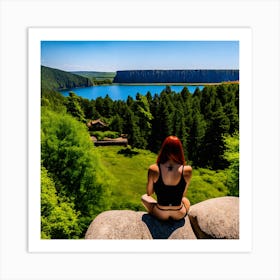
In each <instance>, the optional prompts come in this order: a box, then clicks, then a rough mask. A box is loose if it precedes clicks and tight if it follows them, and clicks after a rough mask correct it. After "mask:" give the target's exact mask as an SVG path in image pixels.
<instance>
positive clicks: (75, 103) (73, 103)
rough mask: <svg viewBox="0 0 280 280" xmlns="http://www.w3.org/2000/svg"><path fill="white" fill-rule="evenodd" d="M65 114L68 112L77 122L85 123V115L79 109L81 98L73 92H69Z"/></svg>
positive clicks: (80, 108)
mask: <svg viewBox="0 0 280 280" xmlns="http://www.w3.org/2000/svg"><path fill="white" fill-rule="evenodd" d="M66 108H67V112H69V113H70V114H71V115H72V116H73V117H75V118H76V119H77V120H78V121H82V122H85V121H86V120H85V114H84V112H83V110H82V107H81V98H80V97H79V96H77V95H76V94H75V93H74V92H69V97H68V98H67V103H66Z"/></svg>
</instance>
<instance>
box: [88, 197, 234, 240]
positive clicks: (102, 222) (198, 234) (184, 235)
mask: <svg viewBox="0 0 280 280" xmlns="http://www.w3.org/2000/svg"><path fill="white" fill-rule="evenodd" d="M213 238H216V239H238V238H239V198H238V197H219V198H213V199H208V200H205V201H203V202H200V203H197V204H195V205H192V206H191V207H190V210H189V213H188V215H187V216H186V217H185V218H184V219H181V220H179V221H174V220H169V221H160V220H158V219H156V218H155V217H153V216H152V215H150V214H148V213H146V212H136V211H131V210H111V211H105V212H103V213H101V214H99V215H98V216H97V217H96V218H95V219H94V220H93V221H92V223H91V224H90V226H89V228H88V230H87V232H86V236H85V239H213Z"/></svg>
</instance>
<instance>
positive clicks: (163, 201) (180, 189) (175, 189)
mask: <svg viewBox="0 0 280 280" xmlns="http://www.w3.org/2000/svg"><path fill="white" fill-rule="evenodd" d="M158 168H159V178H158V180H157V181H156V182H155V183H154V190H155V193H156V196H157V202H158V204H159V205H162V206H179V205H181V202H182V197H183V194H184V191H185V188H186V181H185V178H184V166H183V168H182V175H181V180H180V182H179V183H178V184H177V185H174V186H173V185H172V186H170V185H165V184H164V182H163V180H162V176H161V170H160V166H159V165H158Z"/></svg>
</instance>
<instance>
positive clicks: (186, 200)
mask: <svg viewBox="0 0 280 280" xmlns="http://www.w3.org/2000/svg"><path fill="white" fill-rule="evenodd" d="M182 202H183V204H184V206H185V208H186V211H187V213H188V212H189V210H190V207H191V203H190V201H189V200H188V199H187V198H186V197H183V198H182ZM187 213H186V214H187Z"/></svg>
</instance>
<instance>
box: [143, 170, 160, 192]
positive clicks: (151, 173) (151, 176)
mask: <svg viewBox="0 0 280 280" xmlns="http://www.w3.org/2000/svg"><path fill="white" fill-rule="evenodd" d="M157 169H158V167H157V165H155V164H153V165H151V166H150V167H149V170H148V180H147V188H146V191H147V195H152V194H153V193H154V182H155V181H156V177H157V176H158V170H157Z"/></svg>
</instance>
